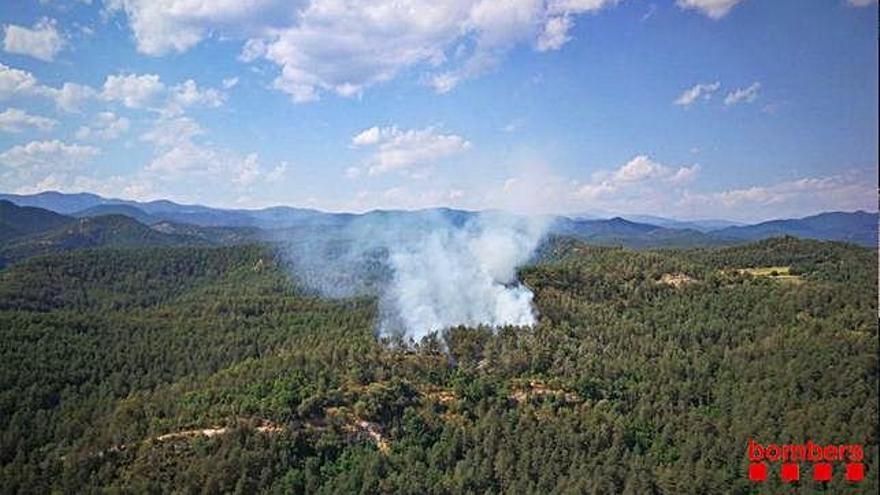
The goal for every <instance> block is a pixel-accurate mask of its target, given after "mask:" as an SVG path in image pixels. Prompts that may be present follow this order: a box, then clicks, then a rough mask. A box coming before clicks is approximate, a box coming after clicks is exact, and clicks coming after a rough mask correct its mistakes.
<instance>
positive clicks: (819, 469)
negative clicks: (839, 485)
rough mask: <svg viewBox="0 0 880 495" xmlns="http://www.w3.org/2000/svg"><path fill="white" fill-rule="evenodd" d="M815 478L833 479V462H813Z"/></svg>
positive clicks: (818, 479)
mask: <svg viewBox="0 0 880 495" xmlns="http://www.w3.org/2000/svg"><path fill="white" fill-rule="evenodd" d="M813 479H814V480H816V481H831V463H828V462H817V463H816V464H813Z"/></svg>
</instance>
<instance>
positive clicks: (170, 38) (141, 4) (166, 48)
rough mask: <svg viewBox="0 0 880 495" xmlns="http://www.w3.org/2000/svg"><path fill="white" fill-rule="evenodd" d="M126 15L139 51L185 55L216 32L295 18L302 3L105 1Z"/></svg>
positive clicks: (278, 0) (108, 7) (262, 0)
mask: <svg viewBox="0 0 880 495" xmlns="http://www.w3.org/2000/svg"><path fill="white" fill-rule="evenodd" d="M104 3H105V6H106V10H107V12H109V13H111V14H112V13H117V12H122V13H124V14H125V15H126V17H127V18H128V24H129V26H130V28H131V30H132V33H133V34H134V38H135V42H136V43H137V48H138V51H140V52H141V53H145V54H147V55H163V54H165V53H168V52H184V51H186V50H188V49H190V48H192V47H193V46H195V45H196V44H198V43H199V42H200V41H202V40H203V39H205V38H206V37H207V36H209V35H210V33H211V32H213V31H224V30H227V31H229V33H230V34H234V33H235V32H237V31H239V30H241V29H247V28H250V29H261V28H268V27H272V26H274V25H275V24H276V23H277V22H280V21H283V20H288V19H290V18H292V17H293V16H294V15H295V14H296V11H297V9H298V8H299V6H300V2H297V1H292V2H291V1H290V0H105V2H104Z"/></svg>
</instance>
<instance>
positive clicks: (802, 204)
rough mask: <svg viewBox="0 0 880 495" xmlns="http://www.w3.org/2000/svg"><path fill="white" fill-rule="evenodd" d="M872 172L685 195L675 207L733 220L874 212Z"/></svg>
mask: <svg viewBox="0 0 880 495" xmlns="http://www.w3.org/2000/svg"><path fill="white" fill-rule="evenodd" d="M872 175H876V168H874V169H873V172H872V171H871V169H865V170H850V171H846V172H844V173H840V174H835V175H827V176H817V177H802V178H798V179H795V180H787V181H782V182H778V183H775V184H766V185H753V186H748V187H742V188H738V189H728V190H723V191H716V192H709V193H693V194H691V193H686V194H684V195H683V196H682V198H681V199H680V201H679V202H678V204H677V207H678V208H679V209H680V210H683V211H690V212H695V211H696V212H700V213H704V214H711V215H717V216H726V217H728V218H733V219H746V220H750V219H755V218H759V219H765V218H766V216H767V212H768V211H771V207H772V212H773V215H774V216H775V217H777V218H781V217H803V216H807V215H812V214H815V213H818V212H822V211H835V210H837V211H840V210H843V211H852V210H867V211H877V189H876V186H875V185H873V184H874V182H873V180H874V179H876V177H873V178H872V177H871V176H872Z"/></svg>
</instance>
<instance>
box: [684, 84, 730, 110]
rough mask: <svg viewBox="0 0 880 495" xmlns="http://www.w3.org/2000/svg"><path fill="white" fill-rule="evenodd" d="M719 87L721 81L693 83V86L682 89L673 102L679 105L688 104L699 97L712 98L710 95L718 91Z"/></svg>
mask: <svg viewBox="0 0 880 495" xmlns="http://www.w3.org/2000/svg"><path fill="white" fill-rule="evenodd" d="M720 87H721V83H720V82H718V81H715V82H713V83H699V84H695V85H694V86H693V87H691V88H689V89H686V90H684V92H683V93H681V95H679V97H678V98H676V99H675V101H674V102H673V103H674V104H676V105H680V106H684V107H686V106H689V105H691V104H692V103H694V102H695V101H697V100H699V99H703V100H708V99H710V98H712V95H713V94H714V93H715V92H716V91H718V88H720Z"/></svg>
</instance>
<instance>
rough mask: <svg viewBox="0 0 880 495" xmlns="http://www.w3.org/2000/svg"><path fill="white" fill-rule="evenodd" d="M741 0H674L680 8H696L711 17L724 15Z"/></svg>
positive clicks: (718, 17)
mask: <svg viewBox="0 0 880 495" xmlns="http://www.w3.org/2000/svg"><path fill="white" fill-rule="evenodd" d="M740 2H742V0H676V2H675V4H676V5H678V6H679V8H681V9H682V10H696V11H697V12H700V13H702V14H704V15H706V16H708V17H709V18H711V19H721V18H722V17H724V16H726V15H727V14H728V13H729V12H730V11H731V10H732V9H733V8H734V7H736V5H737V4H739V3H740Z"/></svg>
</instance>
